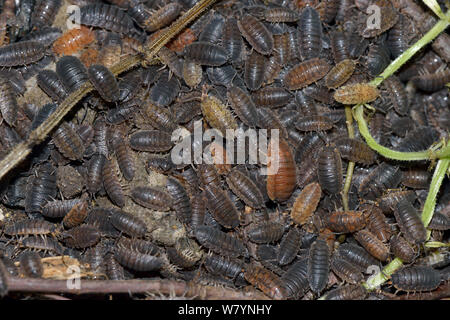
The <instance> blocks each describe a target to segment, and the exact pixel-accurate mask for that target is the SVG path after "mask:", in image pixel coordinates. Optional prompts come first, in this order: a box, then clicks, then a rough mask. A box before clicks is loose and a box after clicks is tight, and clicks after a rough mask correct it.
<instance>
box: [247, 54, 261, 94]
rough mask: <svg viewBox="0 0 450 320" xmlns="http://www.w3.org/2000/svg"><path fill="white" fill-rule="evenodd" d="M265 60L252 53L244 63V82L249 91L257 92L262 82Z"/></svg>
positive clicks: (259, 55)
mask: <svg viewBox="0 0 450 320" xmlns="http://www.w3.org/2000/svg"><path fill="white" fill-rule="evenodd" d="M266 67H267V58H266V57H265V56H264V55H262V54H259V53H258V52H256V51H253V52H252V53H250V55H249V56H248V58H247V60H246V61H245V68H244V82H245V85H246V86H247V88H248V89H249V90H252V91H254V90H258V89H259V88H261V86H262V84H263V82H264V74H265V70H266Z"/></svg>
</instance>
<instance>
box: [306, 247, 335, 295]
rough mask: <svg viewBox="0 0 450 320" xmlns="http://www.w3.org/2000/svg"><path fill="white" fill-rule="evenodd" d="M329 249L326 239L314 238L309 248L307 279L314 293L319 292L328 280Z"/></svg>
mask: <svg viewBox="0 0 450 320" xmlns="http://www.w3.org/2000/svg"><path fill="white" fill-rule="evenodd" d="M329 251H330V249H329V248H328V245H327V243H326V241H324V240H316V241H314V243H313V244H312V245H311V248H310V249H309V258H308V281H309V286H310V288H311V290H312V291H314V292H315V293H320V292H321V291H322V290H323V289H325V286H326V285H327V282H328V274H329V272H330V252H329Z"/></svg>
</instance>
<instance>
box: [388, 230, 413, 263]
mask: <svg viewBox="0 0 450 320" xmlns="http://www.w3.org/2000/svg"><path fill="white" fill-rule="evenodd" d="M389 244H390V246H391V250H392V253H393V254H394V255H395V256H396V257H398V258H400V259H401V260H402V261H403V262H404V263H411V262H413V261H414V259H415V258H416V257H417V253H416V251H415V250H414V247H413V246H412V245H411V244H410V243H409V242H408V241H406V240H405V238H403V237H402V236H400V235H397V236H394V237H392V238H391V240H390V241H389Z"/></svg>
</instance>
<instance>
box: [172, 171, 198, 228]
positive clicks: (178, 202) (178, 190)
mask: <svg viewBox="0 0 450 320" xmlns="http://www.w3.org/2000/svg"><path fill="white" fill-rule="evenodd" d="M166 186H167V191H168V192H169V194H170V196H171V197H172V199H173V203H172V207H173V209H175V211H176V213H177V217H178V219H180V221H182V222H183V223H186V224H189V223H190V221H191V216H192V208H191V202H190V199H189V196H188V193H187V191H186V189H185V188H184V187H183V186H182V184H181V183H180V182H178V180H176V179H174V178H172V177H168V178H167V184H166Z"/></svg>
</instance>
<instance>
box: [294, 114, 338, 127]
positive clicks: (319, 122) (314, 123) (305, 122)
mask: <svg viewBox="0 0 450 320" xmlns="http://www.w3.org/2000/svg"><path fill="white" fill-rule="evenodd" d="M295 127H296V128H297V129H298V130H299V131H326V130H330V129H332V128H333V121H332V120H331V119H330V118H329V117H327V116H321V115H312V116H303V117H300V118H298V119H297V122H296V124H295Z"/></svg>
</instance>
